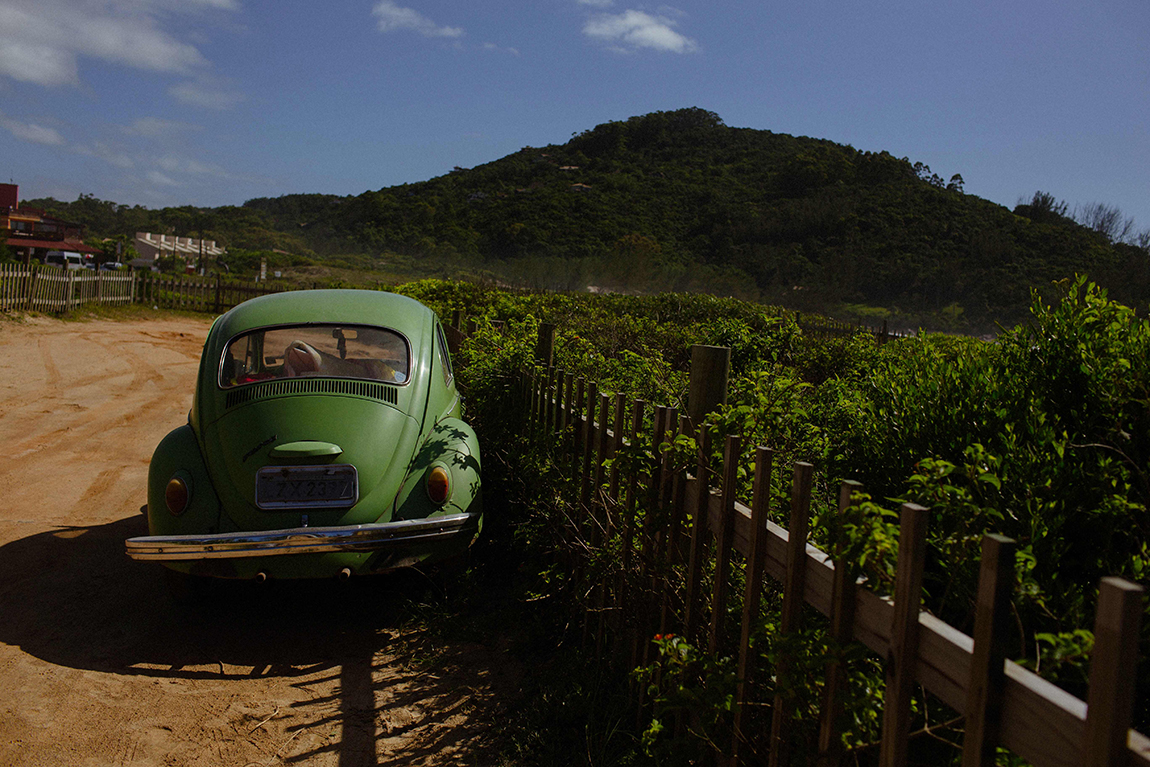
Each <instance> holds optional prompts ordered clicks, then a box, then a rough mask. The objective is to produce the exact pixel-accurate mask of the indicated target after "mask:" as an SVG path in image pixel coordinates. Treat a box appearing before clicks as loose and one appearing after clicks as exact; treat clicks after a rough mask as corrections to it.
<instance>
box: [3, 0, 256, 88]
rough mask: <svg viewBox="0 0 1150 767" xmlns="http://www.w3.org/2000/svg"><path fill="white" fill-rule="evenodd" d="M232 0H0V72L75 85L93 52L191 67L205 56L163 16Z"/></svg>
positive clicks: (129, 62)
mask: <svg viewBox="0 0 1150 767" xmlns="http://www.w3.org/2000/svg"><path fill="white" fill-rule="evenodd" d="M237 7H238V6H237V4H236V2H234V0H191V1H189V2H176V1H175V0H0V76H7V77H10V78H12V79H14V80H19V81H21V82H28V83H34V84H36V85H46V86H59V85H77V84H79V82H80V78H79V65H78V60H79V59H80V58H81V57H85V56H90V57H92V58H96V59H100V60H101V61H106V62H110V63H114V64H122V65H124V66H128V67H132V68H134V69H143V70H147V71H153V72H165V73H177V74H188V73H191V72H193V71H199V70H202V69H205V68H206V67H207V66H208V62H207V60H206V59H204V57H203V56H202V55H201V54H200V52H199V50H197V49H196V47H195V46H193V45H191V44H189V43H187V42H184V41H182V40H179V39H177V38H176V37H174V36H173V35H172V34H169V33H168V32H166V31H164V30H163V29H162V28H161V27H160V24H159V19H160V18H161V17H164V16H167V15H171V14H175V13H181V12H183V13H186V12H189V11H194V10H197V9H204V8H214V9H222V10H235V9H236V8H237Z"/></svg>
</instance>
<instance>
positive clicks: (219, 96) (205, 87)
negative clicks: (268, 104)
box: [168, 80, 244, 109]
mask: <svg viewBox="0 0 1150 767" xmlns="http://www.w3.org/2000/svg"><path fill="white" fill-rule="evenodd" d="M168 94H169V95H170V96H172V98H174V99H176V100H177V101H182V102H183V103H185V104H191V105H192V106H197V107H205V108H207V109H228V108H230V107H233V106H235V105H236V104H238V103H240V102H241V101H243V100H244V96H243V94H240V93H236V92H235V91H232V90H228V89H227V88H224V87H221V86H218V85H216V84H215V83H212V82H209V81H207V80H199V81H195V80H192V81H188V82H186V83H180V84H179V85H173V86H172V87H171V88H169V89H168Z"/></svg>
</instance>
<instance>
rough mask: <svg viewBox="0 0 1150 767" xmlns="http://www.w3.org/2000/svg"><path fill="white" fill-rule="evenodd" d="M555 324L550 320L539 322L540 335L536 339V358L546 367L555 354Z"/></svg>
mask: <svg viewBox="0 0 1150 767" xmlns="http://www.w3.org/2000/svg"><path fill="white" fill-rule="evenodd" d="M554 352H555V326H554V325H553V324H551V323H550V322H543V323H540V324H539V336H538V338H537V339H536V341H535V360H536V361H537V362H539V363H540V364H541V365H543V366H544V367H547V366H549V365H551V361H552V358H553V357H554V356H555V353H554Z"/></svg>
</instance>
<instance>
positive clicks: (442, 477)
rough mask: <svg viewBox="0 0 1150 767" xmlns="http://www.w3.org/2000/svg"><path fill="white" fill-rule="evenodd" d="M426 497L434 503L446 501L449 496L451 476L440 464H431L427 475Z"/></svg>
mask: <svg viewBox="0 0 1150 767" xmlns="http://www.w3.org/2000/svg"><path fill="white" fill-rule="evenodd" d="M427 497H428V498H430V499H431V502H432V503H435V504H443V503H447V499H448V498H450V497H451V477H450V476H449V475H448V473H447V469H445V468H443V467H442V466H433V467H432V468H431V471H430V472H429V473H428V475H427Z"/></svg>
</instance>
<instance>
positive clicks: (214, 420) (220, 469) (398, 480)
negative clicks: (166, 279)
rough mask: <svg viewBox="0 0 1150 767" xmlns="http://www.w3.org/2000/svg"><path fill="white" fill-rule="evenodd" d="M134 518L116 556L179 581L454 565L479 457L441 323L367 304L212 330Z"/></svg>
mask: <svg viewBox="0 0 1150 767" xmlns="http://www.w3.org/2000/svg"><path fill="white" fill-rule="evenodd" d="M147 516H148V529H149V532H150V534H149V535H147V536H144V537H139V538H131V539H129V540H128V541H127V552H128V555H129V556H130V557H132V558H133V559H137V560H145V561H156V562H162V563H163V564H164V565H165V566H166V567H167V568H169V569H170V570H172V571H175V573H183V574H188V575H202V576H213V577H217V578H249V579H256V580H265V579H268V578H325V577H331V576H334V577H342V578H346V577H349V576H351V575H354V574H361V573H376V572H384V571H388V570H393V569H396V568H399V567H404V566H408V565H412V564H416V563H419V562H423V561H431V560H438V559H442V558H446V557H448V556H451V555H452V554H456V553H460V552H463V551H464V550H466V548H467V547H468V546H469V545H470V544H471V542H472V541H473V540H474V539H475V536H476V535H477V534H478V533H479V531H480V529H481V526H482V519H483V517H482V497H481V493H480V466H479V445H478V442H477V440H476V437H475V432H474V431H473V430H472V429H471V427H469V426H468V425H467V424H466V423H464V422H463V421H462V420H461V419H460V397H459V393H458V391H457V390H456V388H455V380H454V376H453V374H452V369H451V358H450V356H449V353H448V347H447V341H446V338H445V335H444V330H443V326H442V325H441V323H440V321H439V318H438V317H437V316H436V315H435V313H434V312H432V311H431V310H430V309H428V308H427V307H426V306H424V305H423V304H421V303H419V302H418V301H415V300H413V299H410V298H406V297H404V296H399V295H395V294H391V293H383V292H377V291H368V290H309V291H297V292H291V293H279V294H275V295H269V296H262V297H260V298H255V299H252V300H250V301H247V302H246V303H243V304H241V305H240V306H237V307H236V308H234V309H232V310H231V311H229V312H227V313H226V314H224V315H222V316H221V317H219V318H218V319H217V320H216V321H215V323H214V324H213V325H212V328H211V330H210V331H209V332H208V338H207V341H206V342H205V344H204V351H203V356H202V358H201V360H200V370H199V376H198V379H197V383H196V391H195V396H194V399H193V400H192V410H191V412H190V413H189V415H188V423H187V424H186V425H185V426H181V427H179V428H178V429H176V430H175V431H173V432H171V433H170V434H168V436H167V437H165V438H164V439H163V441H161V442H160V444H159V446H158V447H157V448H156V451H155V453H154V455H153V456H152V463H151V467H150V469H149V472H148V505H147ZM176 578H177V579H179V576H178V575H177V576H176Z"/></svg>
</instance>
